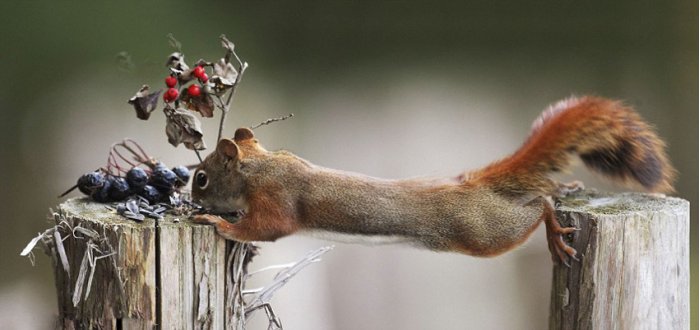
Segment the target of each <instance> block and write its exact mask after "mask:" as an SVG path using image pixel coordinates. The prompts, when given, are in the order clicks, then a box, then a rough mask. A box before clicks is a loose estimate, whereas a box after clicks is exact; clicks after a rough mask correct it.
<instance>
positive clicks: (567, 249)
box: [544, 210, 580, 267]
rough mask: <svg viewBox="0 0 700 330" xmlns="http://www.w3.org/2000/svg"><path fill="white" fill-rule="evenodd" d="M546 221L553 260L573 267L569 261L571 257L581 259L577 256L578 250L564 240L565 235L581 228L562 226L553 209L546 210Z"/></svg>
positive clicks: (548, 242)
mask: <svg viewBox="0 0 700 330" xmlns="http://www.w3.org/2000/svg"><path fill="white" fill-rule="evenodd" d="M544 222H545V227H546V228H547V245H548V246H549V251H550V252H551V253H552V260H553V261H555V262H557V261H558V262H560V263H562V264H564V265H565V266H567V267H571V265H570V264H569V262H568V259H569V258H571V259H573V260H575V261H580V260H579V258H577V257H576V255H577V252H576V250H575V249H574V248H572V247H571V246H569V245H568V244H566V242H564V235H567V234H571V233H573V232H575V231H577V230H579V229H578V228H576V227H562V226H561V225H560V224H559V222H558V221H557V218H556V217H555V216H554V212H553V211H551V212H547V210H545V218H544Z"/></svg>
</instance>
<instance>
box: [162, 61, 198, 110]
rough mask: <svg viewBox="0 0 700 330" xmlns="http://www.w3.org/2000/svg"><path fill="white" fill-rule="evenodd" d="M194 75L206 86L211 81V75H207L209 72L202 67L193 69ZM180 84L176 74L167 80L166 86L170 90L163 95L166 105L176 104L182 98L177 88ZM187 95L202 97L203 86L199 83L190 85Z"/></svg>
mask: <svg viewBox="0 0 700 330" xmlns="http://www.w3.org/2000/svg"><path fill="white" fill-rule="evenodd" d="M192 75H193V76H195V78H197V79H198V80H199V82H200V83H202V84H206V83H207V81H209V75H207V72H206V71H205V70H204V67H203V66H201V65H197V66H196V67H194V69H192ZM178 82H179V81H178V78H177V77H176V76H175V75H174V74H171V75H170V76H168V77H166V78H165V86H167V87H168V89H167V90H166V91H165V93H164V94H163V101H165V103H172V102H175V101H176V100H177V99H178V97H180V92H179V91H178V90H177V88H176V87H175V86H177V84H178ZM187 95H189V96H190V97H195V98H196V97H199V96H201V95H202V86H200V85H199V84H197V83H194V84H192V85H190V86H189V87H187Z"/></svg>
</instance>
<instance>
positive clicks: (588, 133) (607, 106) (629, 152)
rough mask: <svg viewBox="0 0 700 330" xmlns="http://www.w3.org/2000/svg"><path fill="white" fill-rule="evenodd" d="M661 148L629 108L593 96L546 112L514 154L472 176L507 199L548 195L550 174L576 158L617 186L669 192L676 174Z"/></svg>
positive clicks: (554, 107) (565, 166) (578, 99)
mask: <svg viewBox="0 0 700 330" xmlns="http://www.w3.org/2000/svg"><path fill="white" fill-rule="evenodd" d="M664 147H665V144H664V142H663V141H661V139H659V137H658V136H657V135H656V133H655V132H654V130H653V129H652V128H651V127H650V126H649V124H647V123H646V122H644V121H643V120H642V118H641V117H640V116H639V115H638V114H637V113H636V112H635V111H634V110H632V109H631V108H629V107H627V106H625V105H624V104H622V103H621V102H618V101H612V100H607V99H603V98H597V97H581V98H569V99H566V100H563V101H560V102H558V103H556V104H554V105H552V106H550V107H549V108H548V109H547V110H545V111H544V112H543V113H542V114H541V115H540V117H539V118H537V119H536V120H535V122H534V123H533V125H532V131H531V133H530V136H529V137H528V138H527V140H526V141H525V143H524V144H523V145H522V146H521V147H520V149H518V150H517V151H516V152H515V153H514V154H513V155H511V156H510V157H507V158H505V159H503V160H500V161H497V162H495V163H493V164H490V165H488V166H487V167H485V168H483V169H481V170H479V171H477V172H475V173H472V174H471V175H470V176H471V178H472V179H473V180H478V181H481V182H482V183H485V184H487V185H490V186H492V187H493V188H494V189H495V190H497V191H499V192H501V193H505V194H508V195H521V194H528V193H532V192H542V193H551V192H552V189H553V181H552V180H550V179H549V178H548V175H549V174H550V173H552V172H558V171H561V170H564V169H565V168H567V167H568V166H569V163H570V159H571V155H572V154H578V155H579V156H580V157H581V159H582V160H583V162H584V163H585V164H586V166H587V167H588V168H589V169H591V170H593V171H595V172H598V173H601V174H603V175H605V176H606V177H608V178H610V179H613V180H615V181H617V182H619V183H622V184H628V185H632V186H636V187H639V188H642V189H643V190H647V191H655V192H670V191H673V186H672V181H673V178H674V177H675V170H674V169H673V167H672V166H671V164H670V162H669V161H668V156H667V155H666V152H665V151H664Z"/></svg>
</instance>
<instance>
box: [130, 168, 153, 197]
mask: <svg viewBox="0 0 700 330" xmlns="http://www.w3.org/2000/svg"><path fill="white" fill-rule="evenodd" d="M126 182H127V183H128V184H129V187H131V191H133V192H139V191H141V189H143V187H144V186H145V185H146V184H147V183H148V173H146V171H145V170H144V169H142V168H140V167H134V168H132V169H130V170H129V172H126Z"/></svg>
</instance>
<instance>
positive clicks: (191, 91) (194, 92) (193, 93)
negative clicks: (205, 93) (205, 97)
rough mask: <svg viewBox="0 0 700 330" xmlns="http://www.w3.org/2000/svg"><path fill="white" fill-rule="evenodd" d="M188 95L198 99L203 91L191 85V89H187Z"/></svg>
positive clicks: (197, 86)
mask: <svg viewBox="0 0 700 330" xmlns="http://www.w3.org/2000/svg"><path fill="white" fill-rule="evenodd" d="M187 94H189V95H190V96H192V97H198V96H199V95H202V90H201V89H200V88H199V85H190V87H187Z"/></svg>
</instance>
